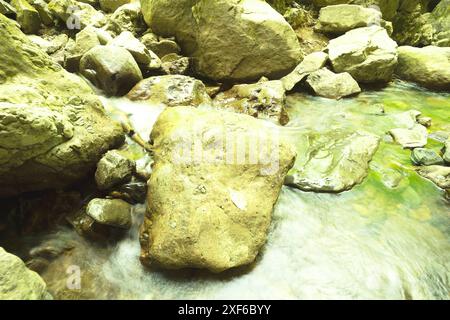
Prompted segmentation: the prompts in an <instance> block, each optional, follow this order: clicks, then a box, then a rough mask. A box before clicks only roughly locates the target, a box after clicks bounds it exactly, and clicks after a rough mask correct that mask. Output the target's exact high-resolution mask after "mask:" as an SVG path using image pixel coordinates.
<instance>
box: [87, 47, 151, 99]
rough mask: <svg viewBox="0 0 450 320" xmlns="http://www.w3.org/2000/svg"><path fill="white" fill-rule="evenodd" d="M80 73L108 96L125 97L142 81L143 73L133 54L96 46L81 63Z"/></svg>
mask: <svg viewBox="0 0 450 320" xmlns="http://www.w3.org/2000/svg"><path fill="white" fill-rule="evenodd" d="M80 72H81V74H82V75H83V76H85V77H86V78H87V79H89V81H91V82H92V83H93V84H94V85H95V86H96V87H97V88H100V89H102V90H103V91H104V92H105V93H106V94H107V95H111V96H114V95H119V96H120V95H125V94H127V93H128V92H129V91H130V89H131V88H132V87H133V86H134V85H135V84H136V83H138V82H139V81H140V80H142V72H141V70H140V69H139V66H138V64H137V63H136V61H135V60H134V58H133V56H132V55H131V53H129V52H128V50H126V49H125V48H122V47H116V46H109V45H108V46H96V47H94V48H92V49H90V50H89V51H88V52H86V53H85V54H84V55H83V57H82V58H81V61H80Z"/></svg>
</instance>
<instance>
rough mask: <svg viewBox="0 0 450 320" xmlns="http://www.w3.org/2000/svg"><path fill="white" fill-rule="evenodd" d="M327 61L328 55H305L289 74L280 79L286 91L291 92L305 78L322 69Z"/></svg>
mask: <svg viewBox="0 0 450 320" xmlns="http://www.w3.org/2000/svg"><path fill="white" fill-rule="evenodd" d="M327 60H328V54H326V53H324V52H321V51H318V52H313V53H311V54H309V55H307V56H306V57H305V58H304V59H303V61H302V62H301V63H300V64H299V65H298V66H297V67H296V68H295V69H294V70H293V71H292V72H291V73H289V74H288V75H286V76H284V77H283V78H281V81H282V82H283V85H284V88H285V89H286V91H290V90H292V89H293V88H294V87H295V85H296V84H298V83H299V82H300V81H302V80H303V79H304V78H306V77H307V76H308V75H309V74H310V73H311V72H314V71H317V70H319V69H321V68H323V67H324V66H325V63H326V62H327Z"/></svg>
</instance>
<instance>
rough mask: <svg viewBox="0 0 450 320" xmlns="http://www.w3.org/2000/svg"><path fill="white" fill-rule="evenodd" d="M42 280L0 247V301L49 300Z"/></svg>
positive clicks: (50, 297) (49, 296) (49, 297)
mask: <svg viewBox="0 0 450 320" xmlns="http://www.w3.org/2000/svg"><path fill="white" fill-rule="evenodd" d="M51 299H52V296H51V295H50V294H49V293H48V292H47V285H46V284H45V282H44V280H42V278H41V277H40V276H39V275H38V274H37V273H36V272H34V271H31V270H29V269H28V268H27V267H26V266H25V263H24V262H23V261H22V260H20V258H18V257H16V256H15V255H12V254H10V253H8V252H6V251H5V250H4V249H3V248H1V247H0V300H51Z"/></svg>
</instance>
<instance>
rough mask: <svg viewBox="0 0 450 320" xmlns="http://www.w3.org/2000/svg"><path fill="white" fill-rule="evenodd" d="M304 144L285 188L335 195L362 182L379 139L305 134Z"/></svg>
mask: <svg viewBox="0 0 450 320" xmlns="http://www.w3.org/2000/svg"><path fill="white" fill-rule="evenodd" d="M305 142H306V144H305V147H304V148H305V149H304V150H303V151H302V153H299V154H298V156H297V157H298V160H297V162H296V168H298V169H295V171H294V173H293V174H292V175H289V176H288V177H287V178H286V181H285V184H287V185H290V186H293V187H296V188H299V189H301V190H304V191H315V192H333V193H338V192H343V191H347V190H350V189H352V188H353V187H354V186H355V185H357V184H360V183H361V182H362V181H363V180H364V179H365V178H366V176H367V173H368V170H369V162H370V161H371V160H372V157H373V155H374V154H375V152H376V150H377V148H378V145H379V142H380V139H379V137H377V136H374V135H372V134H369V133H366V132H363V131H357V132H336V131H333V132H326V133H323V132H320V133H319V132H317V133H309V134H308V135H307V138H306V140H305Z"/></svg>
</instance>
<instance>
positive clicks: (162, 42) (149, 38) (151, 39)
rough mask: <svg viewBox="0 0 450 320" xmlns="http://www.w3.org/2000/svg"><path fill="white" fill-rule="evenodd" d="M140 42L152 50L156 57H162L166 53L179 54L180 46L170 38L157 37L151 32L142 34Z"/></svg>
mask: <svg viewBox="0 0 450 320" xmlns="http://www.w3.org/2000/svg"><path fill="white" fill-rule="evenodd" d="M141 42H142V43H143V44H144V45H145V46H146V47H147V49H149V50H150V51H153V52H154V53H155V54H156V55H157V56H158V57H160V58H163V57H164V56H166V55H168V54H172V53H175V54H180V53H181V48H180V46H179V45H178V44H177V43H176V42H175V41H173V40H170V39H164V38H161V39H158V37H157V36H156V35H154V34H152V33H147V34H144V35H143V36H142V38H141Z"/></svg>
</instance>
